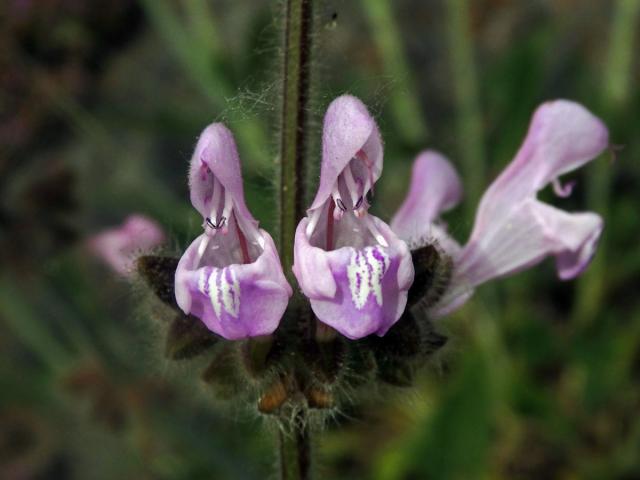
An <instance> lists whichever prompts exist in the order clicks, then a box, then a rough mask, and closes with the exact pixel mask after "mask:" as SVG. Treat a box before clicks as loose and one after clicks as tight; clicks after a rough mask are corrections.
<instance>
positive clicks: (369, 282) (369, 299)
mask: <svg viewBox="0 0 640 480" xmlns="http://www.w3.org/2000/svg"><path fill="white" fill-rule="evenodd" d="M382 156H383V148H382V140H381V138H380V132H379V131H378V127H377V125H376V123H375V121H374V119H373V118H372V116H371V115H370V114H369V112H368V111H367V108H366V107H365V106H364V104H363V103H362V102H361V101H360V100H358V99H357V98H355V97H352V96H349V95H344V96H341V97H338V98H337V99H335V100H334V101H333V102H332V103H331V105H330V106H329V108H328V109H327V112H326V115H325V118H324V127H323V134H322V165H321V172H320V184H319V187H318V191H317V193H316V197H315V199H314V201H313V203H312V204H311V207H310V208H309V210H308V211H307V216H306V217H305V218H304V219H302V220H301V221H300V223H299V224H298V227H297V229H296V235H295V244H294V265H293V272H294V274H295V276H296V278H297V279H298V283H299V285H300V288H301V289H302V292H303V293H304V294H305V295H306V296H307V297H308V298H309V301H310V303H311V308H312V309H313V312H314V313H315V315H316V316H317V318H318V319H319V320H320V321H322V322H324V323H325V324H327V325H329V326H331V327H333V328H335V329H336V330H338V331H339V332H340V333H342V334H343V335H345V336H346V337H348V338H351V339H357V338H362V337H364V336H366V335H369V334H372V333H375V334H377V335H380V336H382V335H384V334H385V333H386V332H387V330H388V329H389V328H390V327H391V326H392V325H393V324H394V323H395V322H396V321H397V320H398V319H399V318H400V316H401V315H402V313H403V311H404V309H405V305H406V302H407V292H408V290H409V287H410V286H411V283H412V281H413V273H414V272H413V264H412V262H411V253H410V252H409V249H408V248H407V245H406V243H405V242H404V241H402V240H400V239H399V238H398V236H397V235H396V234H394V233H393V231H392V230H391V229H390V228H389V226H388V225H387V224H386V223H384V222H383V221H382V220H380V219H379V218H377V217H374V216H373V215H370V214H368V212H367V210H368V208H369V203H368V200H367V194H368V193H369V192H371V191H372V190H373V188H374V184H375V182H376V181H377V180H378V178H379V177H380V174H381V173H382Z"/></svg>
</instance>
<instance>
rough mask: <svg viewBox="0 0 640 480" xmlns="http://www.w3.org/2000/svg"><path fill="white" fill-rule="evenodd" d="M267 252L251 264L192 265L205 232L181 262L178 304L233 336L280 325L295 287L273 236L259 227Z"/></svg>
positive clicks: (220, 332) (264, 331)
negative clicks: (290, 282) (285, 270)
mask: <svg viewBox="0 0 640 480" xmlns="http://www.w3.org/2000/svg"><path fill="white" fill-rule="evenodd" d="M259 232H260V234H261V235H262V238H263V240H264V250H263V251H262V253H261V254H260V255H259V256H258V257H257V258H256V260H254V261H253V262H252V263H248V264H238V263H233V264H228V265H216V266H213V265H204V266H200V265H194V264H195V262H196V259H197V256H198V248H199V246H200V243H201V242H202V241H203V239H204V237H206V234H202V235H201V236H200V237H198V238H196V239H195V240H194V241H193V243H192V244H191V245H190V246H189V248H187V250H186V251H185V252H184V255H183V256H182V258H181V259H180V262H179V263H178V268H177V270H176V277H175V292H176V300H177V303H178V306H179V307H180V308H181V309H182V310H183V311H184V312H185V313H187V314H192V315H195V316H197V317H198V318H200V319H201V320H202V321H203V322H204V324H205V325H206V326H207V328H209V329H210V330H211V331H212V332H215V333H217V334H218V335H221V336H223V337H225V338H227V339H229V340H236V339H240V338H246V337H254V336H260V335H268V334H271V333H273V331H274V330H275V329H276V328H277V327H278V324H279V323H280V319H281V318H282V315H283V314H284V311H285V309H286V307H287V303H288V301H289V297H291V295H292V290H291V287H290V286H289V284H288V283H287V280H286V279H285V277H284V274H283V272H282V267H281V265H280V259H279V258H278V253H277V250H276V248H275V245H274V243H273V239H272V238H271V236H270V235H269V234H268V233H267V232H265V231H264V230H260V231H259Z"/></svg>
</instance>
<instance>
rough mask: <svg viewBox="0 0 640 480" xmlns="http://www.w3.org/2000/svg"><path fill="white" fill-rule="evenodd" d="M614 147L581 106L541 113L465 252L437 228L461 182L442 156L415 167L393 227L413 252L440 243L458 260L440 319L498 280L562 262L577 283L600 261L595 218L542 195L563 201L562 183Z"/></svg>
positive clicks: (562, 271) (483, 205)
mask: <svg viewBox="0 0 640 480" xmlns="http://www.w3.org/2000/svg"><path fill="white" fill-rule="evenodd" d="M607 146H608V132H607V129H606V127H605V126H604V125H603V123H602V122H601V121H600V120H599V119H597V118H596V117H594V116H593V115H592V114H591V113H590V112H588V111H587V110H586V109H585V108H584V107H582V106H581V105H578V104H576V103H573V102H570V101H566V100H558V101H554V102H549V103H545V104H543V105H542V106H540V107H539V108H538V110H537V111H536V113H535V114H534V116H533V119H532V121H531V126H530V128H529V133H528V134H527V137H526V139H525V141H524V144H523V145H522V146H521V147H520V150H519V151H518V153H517V155H516V157H515V158H514V160H513V161H512V162H511V164H510V165H509V166H508V167H507V168H506V169H505V170H504V171H503V172H502V174H501V175H500V176H499V177H498V178H497V179H496V180H495V181H494V182H493V183H492V184H491V186H490V187H489V188H488V190H487V191H486V192H485V194H484V196H483V197H482V200H481V201H480V206H479V207H478V212H477V214H476V219H475V224H474V228H473V231H472V233H471V237H470V239H469V241H468V242H467V244H466V245H465V246H464V248H460V247H459V246H458V245H457V244H456V242H455V241H454V240H452V239H451V238H450V237H448V235H447V234H446V231H445V229H444V228H443V226H442V224H439V223H435V220H436V218H437V217H438V215H439V213H441V212H442V211H444V210H447V209H448V208H451V207H453V206H454V205H455V204H456V203H457V202H458V201H459V200H460V197H461V186H460V180H459V178H458V176H457V174H456V173H455V171H454V169H453V167H452V166H451V165H450V164H449V163H448V161H447V160H446V159H445V158H444V157H442V156H441V155H439V154H437V153H434V152H426V153H423V154H422V155H420V156H419V157H418V159H417V160H416V163H415V166H414V169H413V176H412V181H411V189H410V192H409V195H408V196H407V198H406V199H405V201H404V203H403V205H402V206H401V207H400V210H399V211H398V213H397V214H396V216H395V217H394V219H393V221H392V223H391V226H392V228H393V230H394V231H395V232H396V233H397V234H398V235H399V236H400V237H401V238H403V239H404V240H406V241H407V242H409V243H411V244H420V243H422V244H424V243H425V241H426V240H429V239H435V240H436V241H438V242H439V243H440V244H441V246H442V248H443V249H444V250H445V251H446V252H447V253H448V254H449V255H451V257H452V258H453V261H454V271H453V278H452V281H451V284H450V287H449V289H448V291H447V292H446V293H445V296H444V298H443V299H442V301H441V302H439V304H438V305H436V306H435V309H434V312H433V313H435V314H436V315H443V314H446V313H449V312H451V311H452V310H454V309H455V308H457V307H459V306H460V305H462V304H463V303H464V302H465V301H466V300H467V299H468V298H469V297H470V296H471V295H472V293H473V288H474V287H475V286H477V285H479V284H481V283H484V282H486V281H487V280H490V279H492V278H498V277H504V276H507V275H510V274H513V273H516V272H518V271H521V270H523V269H526V268H528V267H531V266H532V265H535V264H537V263H539V262H540V261H542V259H544V258H545V257H547V256H550V255H553V256H555V258H556V266H557V270H558V275H559V277H560V278H561V279H563V280H567V279H571V278H574V277H576V276H577V275H579V274H580V273H582V271H583V270H584V269H585V268H586V267H587V265H588V264H589V262H590V260H591V258H592V257H593V255H594V253H595V250H596V247H597V243H598V239H599V238H600V234H601V232H602V228H603V221H602V218H601V217H600V216H599V215H597V214H595V213H591V212H585V213H567V212H565V211H563V210H560V209H557V208H555V207H552V206H551V205H548V204H546V203H543V202H540V201H539V200H538V199H537V198H536V195H537V193H538V191H540V190H542V189H543V188H544V187H546V186H547V185H548V184H549V183H551V184H553V186H554V191H555V192H556V193H557V194H558V195H560V196H568V195H569V194H570V193H571V188H572V186H573V185H572V184H567V185H566V186H564V187H563V186H562V185H561V184H560V181H559V176H560V175H562V174H564V173H567V172H570V171H572V170H575V169H577V168H579V167H580V166H582V165H584V164H585V163H586V162H588V161H590V160H592V159H593V158H595V157H596V156H598V155H599V154H600V153H601V152H602V151H603V150H604V149H605V148H607Z"/></svg>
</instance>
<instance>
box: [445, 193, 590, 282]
mask: <svg viewBox="0 0 640 480" xmlns="http://www.w3.org/2000/svg"><path fill="white" fill-rule="evenodd" d="M602 228H603V222H602V218H600V216H598V215H596V214H594V213H573V214H571V213H567V212H565V211H563V210H559V209H557V208H554V207H552V206H550V205H547V204H545V203H542V202H539V201H537V200H534V199H528V200H525V201H524V202H521V203H520V204H519V205H518V206H517V207H516V208H513V209H512V210H511V212H510V213H509V215H508V216H507V217H504V218H502V219H496V220H495V221H494V222H493V223H492V227H491V230H487V231H485V232H484V233H485V235H483V236H480V237H479V238H478V240H476V241H474V242H470V243H469V244H468V245H467V246H466V247H465V248H464V251H463V253H462V255H461V257H460V259H459V260H458V262H457V265H456V276H457V277H458V279H459V280H460V281H462V282H464V283H468V284H470V285H479V284H480V283H483V282H486V281H487V280H489V279H492V278H497V277H503V276H505V275H510V274H513V273H516V272H518V271H521V270H524V269H526V268H528V267H530V266H532V265H535V264H536V263H539V262H540V261H541V260H542V259H544V258H545V257H546V256H548V255H554V256H556V258H557V261H558V274H559V276H560V278H562V279H569V278H573V277H575V276H576V275H578V274H579V273H580V272H582V271H583V270H584V268H585V267H586V266H587V264H588V263H589V261H590V260H591V258H592V257H593V254H594V253H595V249H596V246H597V241H598V239H599V237H600V234H601V232H602Z"/></svg>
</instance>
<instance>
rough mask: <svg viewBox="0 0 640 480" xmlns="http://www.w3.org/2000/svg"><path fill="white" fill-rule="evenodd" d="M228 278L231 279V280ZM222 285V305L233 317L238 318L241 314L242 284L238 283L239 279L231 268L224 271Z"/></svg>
mask: <svg viewBox="0 0 640 480" xmlns="http://www.w3.org/2000/svg"><path fill="white" fill-rule="evenodd" d="M227 277H231V278H230V279H229V278H227ZM220 283H221V284H222V285H221V287H222V288H221V290H222V303H223V305H224V309H225V310H226V311H227V313H228V314H229V315H231V316H232V317H234V318H238V313H239V312H240V282H238V277H236V274H235V272H234V271H233V269H232V268H231V267H226V268H224V269H223V272H222V279H221V282H220Z"/></svg>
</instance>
